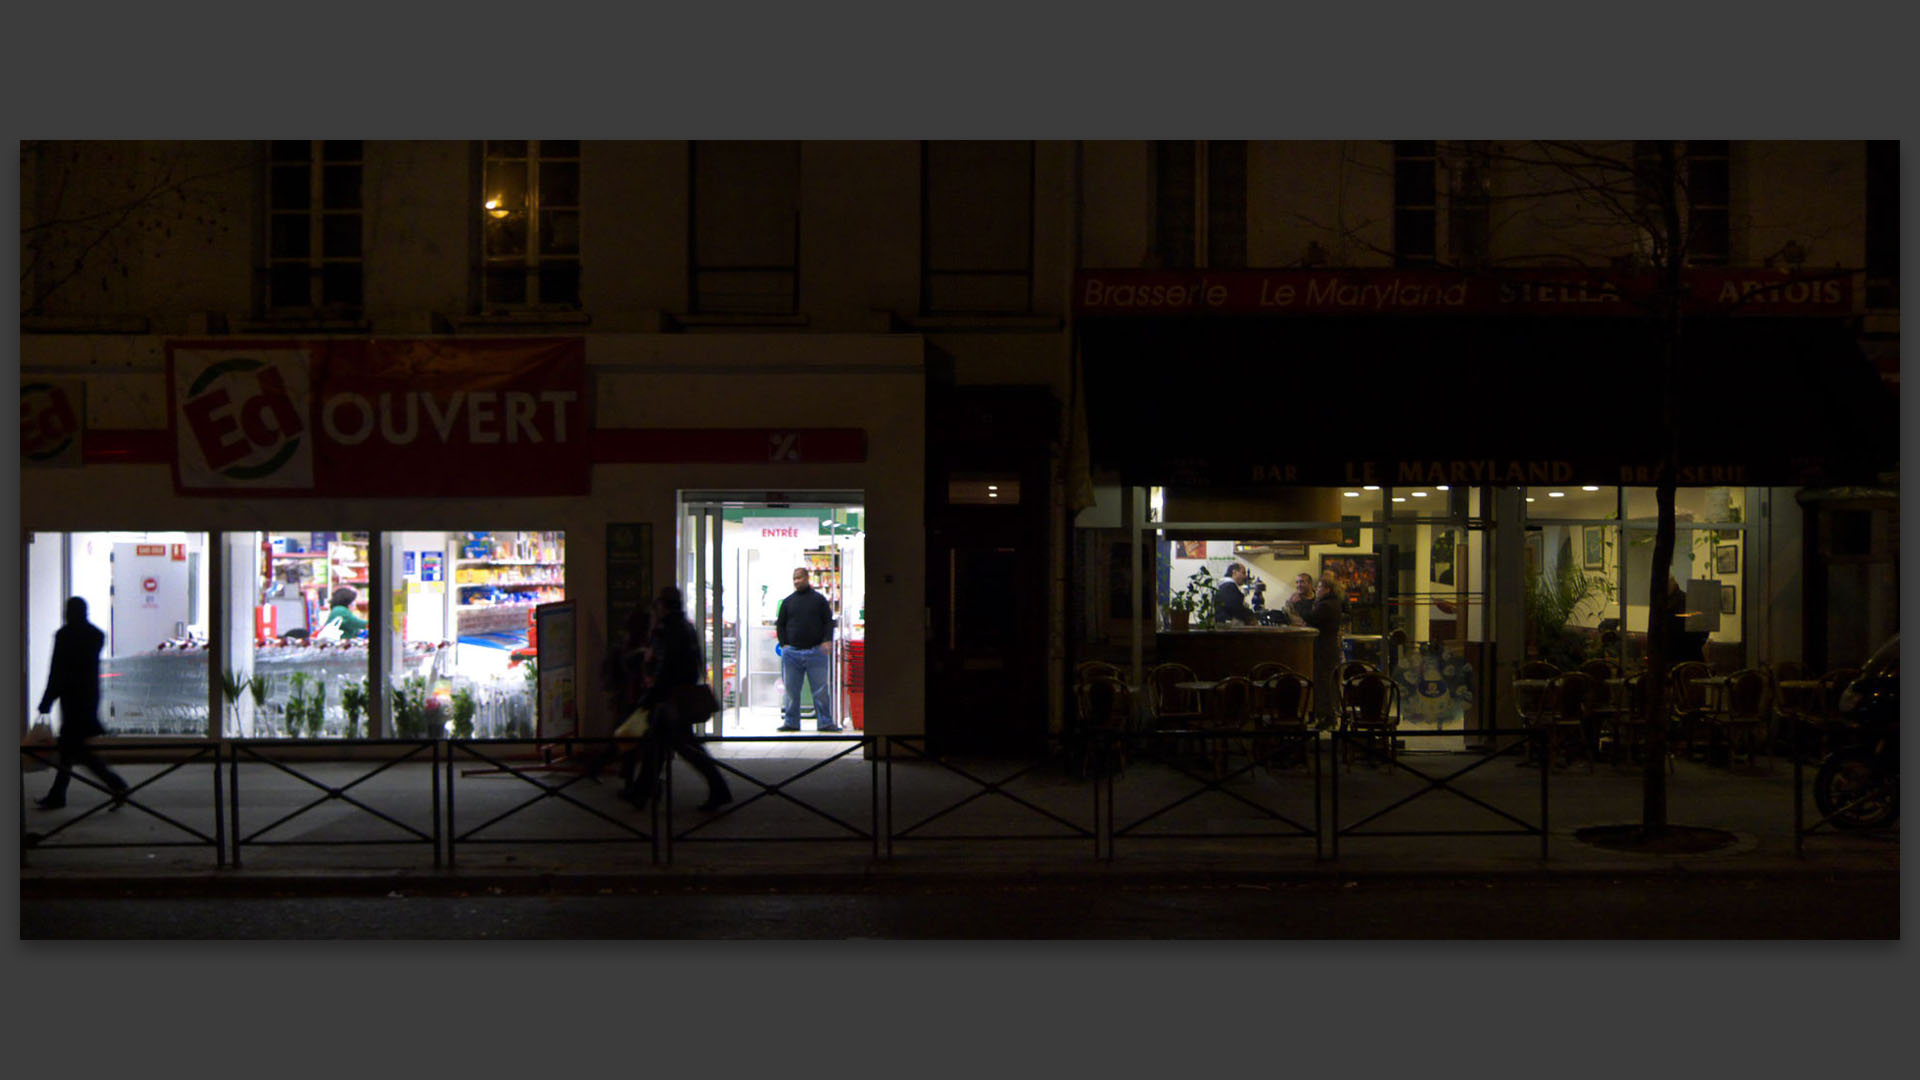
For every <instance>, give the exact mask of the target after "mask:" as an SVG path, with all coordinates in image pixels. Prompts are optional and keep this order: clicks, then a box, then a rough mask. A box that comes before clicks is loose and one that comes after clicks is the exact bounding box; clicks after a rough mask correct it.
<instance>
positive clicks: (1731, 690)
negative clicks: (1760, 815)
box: [1705, 668, 1773, 772]
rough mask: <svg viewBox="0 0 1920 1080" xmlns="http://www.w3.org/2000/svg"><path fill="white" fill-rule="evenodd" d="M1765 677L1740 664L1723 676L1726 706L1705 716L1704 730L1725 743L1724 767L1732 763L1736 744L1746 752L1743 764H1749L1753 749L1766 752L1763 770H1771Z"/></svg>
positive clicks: (1754, 751)
mask: <svg viewBox="0 0 1920 1080" xmlns="http://www.w3.org/2000/svg"><path fill="white" fill-rule="evenodd" d="M1768 697H1769V695H1768V693H1767V677H1766V675H1765V674H1763V673H1762V672H1760V671H1757V670H1755V669H1753V668H1744V669H1742V670H1740V671H1736V672H1734V673H1733V674H1732V675H1730V676H1728V677H1727V698H1726V702H1727V710H1726V712H1724V713H1717V714H1713V715H1709V716H1707V717H1706V718H1705V722H1706V727H1707V730H1708V731H1709V732H1711V733H1713V734H1716V735H1718V736H1719V737H1720V738H1721V739H1722V740H1724V741H1725V742H1726V744H1727V767H1728V768H1729V769H1731V768H1732V767H1733V764H1734V753H1735V749H1736V747H1738V746H1744V747H1745V748H1746V752H1747V764H1749V765H1751V764H1753V755H1754V754H1755V753H1756V752H1760V753H1765V754H1766V756H1767V771H1768V772H1772V771H1773V752H1772V751H1771V750H1768V749H1767V705H1768Z"/></svg>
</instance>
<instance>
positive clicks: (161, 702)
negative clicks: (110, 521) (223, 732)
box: [22, 531, 212, 736]
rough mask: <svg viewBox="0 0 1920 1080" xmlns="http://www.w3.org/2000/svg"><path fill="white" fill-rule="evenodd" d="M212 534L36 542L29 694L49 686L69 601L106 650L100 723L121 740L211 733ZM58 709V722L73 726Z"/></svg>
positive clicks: (111, 534)
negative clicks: (78, 604)
mask: <svg viewBox="0 0 1920 1080" xmlns="http://www.w3.org/2000/svg"><path fill="white" fill-rule="evenodd" d="M207 550H208V548H207V534H206V533H202V532H143V531H108V532H76V533H57V532H42V533H30V534H28V535H27V550H26V553H25V554H26V567H25V569H26V572H27V574H26V580H25V583H24V584H25V590H26V597H25V600H26V612H27V619H26V641H25V642H24V647H23V649H22V654H23V658H24V660H25V662H26V670H25V675H26V680H27V685H26V693H27V697H28V699H29V700H28V704H29V705H37V704H38V703H39V700H40V695H41V693H42V691H43V690H44V689H45V688H46V685H47V673H48V671H49V670H50V668H51V664H52V659H53V637H54V634H55V633H56V632H57V631H58V630H59V629H60V627H61V625H62V624H63V623H64V622H65V619H66V610H67V601H68V599H69V598H71V597H79V598H80V599H81V600H83V601H85V602H86V605H87V610H86V618H87V621H88V622H89V623H92V624H93V625H94V626H96V627H98V628H99V629H100V631H101V632H102V633H103V634H104V635H105V637H106V640H105V642H104V644H103V646H102V648H101V650H100V706H99V717H100V723H101V725H102V726H104V727H105V728H106V730H107V731H108V733H110V734H115V735H190V736H204V735H207V734H208V733H209V717H208V681H207V680H208V677H209V675H208V668H209V662H208V650H207V641H208V634H209V630H210V621H211V618H212V597H211V595H210V593H209V580H208V579H209V575H208V559H207ZM61 708H62V706H60V705H56V706H55V707H54V710H53V716H52V720H53V722H54V723H55V724H56V725H58V724H59V723H61V722H63V721H64V717H63V716H62V715H61Z"/></svg>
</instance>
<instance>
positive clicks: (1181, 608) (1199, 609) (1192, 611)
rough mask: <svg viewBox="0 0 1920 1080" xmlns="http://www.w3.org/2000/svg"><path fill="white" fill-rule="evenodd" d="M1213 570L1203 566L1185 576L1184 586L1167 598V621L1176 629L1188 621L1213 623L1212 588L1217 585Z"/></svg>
mask: <svg viewBox="0 0 1920 1080" xmlns="http://www.w3.org/2000/svg"><path fill="white" fill-rule="evenodd" d="M1218 584H1219V583H1218V582H1216V581H1215V580H1214V578H1213V571H1212V570H1210V569H1208V568H1207V567H1205V566H1202V567H1201V568H1200V569H1198V570H1195V571H1194V572H1193V574H1192V575H1191V576H1190V577H1188V578H1187V585H1186V588H1184V589H1181V590H1180V591H1179V592H1177V593H1174V594H1173V595H1172V596H1171V597H1169V598H1168V599H1167V613H1168V622H1169V623H1170V624H1171V626H1172V628H1173V629H1174V630H1176V631H1179V630H1185V629H1187V627H1188V624H1189V623H1192V624H1194V625H1197V626H1200V627H1209V626H1212V625H1213V590H1214V586H1216V585H1218Z"/></svg>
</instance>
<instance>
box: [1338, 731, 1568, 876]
mask: <svg viewBox="0 0 1920 1080" xmlns="http://www.w3.org/2000/svg"><path fill="white" fill-rule="evenodd" d="M1331 734H1332V736H1333V738H1332V742H1331V748H1332V750H1333V755H1334V758H1335V763H1334V764H1333V765H1332V766H1330V768H1331V771H1332V773H1333V784H1332V788H1333V797H1332V803H1333V808H1332V815H1333V821H1332V830H1331V833H1332V848H1333V854H1332V857H1333V858H1334V859H1336V860H1337V859H1339V858H1340V838H1341V837H1343V836H1347V837H1368V836H1395V837H1405V836H1436V837H1437V836H1538V837H1539V838H1540V858H1542V859H1545V858H1546V857H1547V788H1548V784H1547V780H1548V777H1549V776H1550V775H1551V774H1552V772H1553V767H1552V762H1551V761H1550V760H1549V750H1550V749H1551V746H1550V743H1549V740H1548V732H1547V731H1546V729H1544V728H1478V729H1475V730H1473V731H1471V732H1460V731H1395V732H1392V733H1390V734H1389V735H1388V736H1387V737H1389V738H1395V739H1399V740H1402V741H1405V740H1410V739H1420V738H1449V739H1458V738H1460V737H1461V736H1462V735H1463V734H1464V735H1473V736H1480V737H1490V738H1493V739H1494V740H1495V742H1496V743H1497V742H1498V740H1499V738H1500V737H1501V736H1506V735H1513V736H1518V738H1516V739H1515V740H1514V741H1512V742H1510V743H1507V744H1506V745H1504V746H1495V747H1494V748H1493V749H1492V750H1490V751H1486V752H1485V753H1484V754H1483V755H1482V756H1477V757H1476V758H1475V760H1473V761H1471V762H1469V763H1468V764H1467V765H1466V766H1464V767H1463V768H1459V769H1455V770H1454V771H1452V772H1450V773H1447V774H1445V775H1444V776H1434V775H1431V774H1429V773H1426V772H1423V771H1422V770H1420V769H1417V768H1414V767H1413V766H1411V765H1409V764H1407V762H1406V759H1405V758H1404V757H1402V756H1400V755H1399V754H1392V755H1388V756H1387V757H1386V758H1384V759H1383V760H1385V761H1386V762H1387V763H1389V765H1390V768H1391V769H1393V770H1398V771H1404V772H1407V773H1411V774H1412V775H1414V776H1416V777H1418V778H1419V779H1421V780H1423V781H1425V782H1426V783H1425V784H1424V786H1422V787H1421V788H1420V789H1419V790H1418V791H1415V792H1413V793H1411V794H1408V795H1404V796H1402V797H1400V798H1398V799H1396V800H1394V801H1393V802H1391V803H1388V804H1387V805H1386V806H1383V807H1381V808H1379V809H1377V810H1375V811H1374V812H1373V813H1371V814H1368V815H1367V816H1365V817H1363V818H1361V819H1360V820H1358V821H1355V822H1354V823H1353V824H1351V825H1346V826H1342V825H1341V824H1340V773H1341V769H1340V766H1339V764H1338V758H1339V756H1340V750H1341V749H1342V748H1343V746H1345V747H1350V748H1352V749H1357V750H1361V751H1362V752H1369V749H1370V748H1369V747H1368V746H1367V744H1370V743H1373V742H1375V741H1377V740H1378V739H1379V738H1380V736H1378V735H1371V734H1368V733H1355V732H1351V731H1334V732H1332V733H1331ZM1520 747H1527V748H1528V750H1529V752H1530V753H1535V754H1537V756H1538V761H1539V769H1540V821H1539V823H1538V824H1534V823H1532V822H1529V821H1526V820H1525V819H1523V818H1520V817H1516V816H1515V815H1513V814H1510V813H1508V812H1507V811H1505V810H1502V809H1501V808H1499V807H1497V806H1495V805H1493V804H1492V803H1489V802H1487V801H1486V800H1484V799H1481V798H1479V797H1477V796H1475V795H1473V794H1472V793H1470V792H1467V791H1465V790H1463V789H1461V788H1458V787H1455V786H1454V781H1456V780H1458V779H1460V778H1461V777H1462V776H1465V775H1467V774H1468V773H1471V772H1473V771H1475V770H1477V769H1483V768H1486V767H1487V766H1488V765H1490V764H1492V763H1493V762H1496V761H1500V760H1502V759H1503V758H1504V757H1505V756H1506V754H1507V752H1508V751H1510V750H1514V749H1516V748H1520ZM1439 791H1446V792H1449V793H1451V794H1454V795H1458V796H1459V797H1460V798H1462V799H1465V800H1466V801H1468V802H1470V803H1472V804H1474V805H1475V806H1478V807H1480V808H1481V809H1483V810H1486V811H1487V812H1488V813H1490V814H1493V815H1495V816H1496V817H1499V818H1502V819H1504V820H1506V821H1509V822H1512V823H1513V825H1514V826H1515V827H1514V828H1511V829H1392V830H1387V829H1372V830H1367V831H1362V830H1363V828H1364V827H1365V826H1367V825H1368V824H1369V823H1371V822H1374V821H1378V820H1379V819H1381V818H1382V817H1385V816H1386V815H1387V814H1390V813H1392V812H1393V811H1395V810H1398V809H1399V808H1401V807H1403V806H1406V805H1407V804H1408V803H1411V802H1413V801H1414V800H1415V799H1418V798H1421V797H1423V796H1426V795H1430V794H1433V793H1435V792H1439Z"/></svg>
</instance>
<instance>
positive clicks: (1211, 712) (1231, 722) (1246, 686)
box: [1200, 675, 1254, 780]
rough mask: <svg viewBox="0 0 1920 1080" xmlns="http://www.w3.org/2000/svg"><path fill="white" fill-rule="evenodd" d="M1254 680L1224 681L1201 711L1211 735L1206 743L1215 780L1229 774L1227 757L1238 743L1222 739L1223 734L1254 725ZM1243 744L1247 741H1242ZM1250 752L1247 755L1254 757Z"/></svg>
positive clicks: (1233, 678)
mask: <svg viewBox="0 0 1920 1080" xmlns="http://www.w3.org/2000/svg"><path fill="white" fill-rule="evenodd" d="M1253 694H1254V690H1253V680H1251V679H1249V678H1247V677H1246V676H1245V675H1229V676H1227V677H1226V678H1224V679H1221V680H1220V682H1219V685H1217V686H1215V687H1214V688H1213V690H1212V692H1211V693H1209V694H1208V695H1207V699H1206V702H1205V703H1204V704H1203V705H1202V706H1201V709H1200V728H1201V730H1203V731H1206V732H1209V733H1212V734H1213V735H1214V737H1213V738H1210V739H1208V740H1207V758H1208V759H1209V760H1210V761H1211V762H1212V763H1213V778H1214V779H1215V780H1218V779H1220V778H1221V777H1222V776H1224V775H1225V774H1226V765H1227V755H1228V753H1229V751H1230V749H1231V744H1232V743H1233V742H1235V741H1236V740H1233V739H1227V738H1223V737H1221V733H1223V732H1233V731H1245V730H1247V729H1248V728H1250V727H1252V726H1253ZM1239 741H1241V742H1242V743H1243V745H1244V740H1239ZM1251 753H1252V752H1251V751H1248V755H1249V756H1251Z"/></svg>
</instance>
